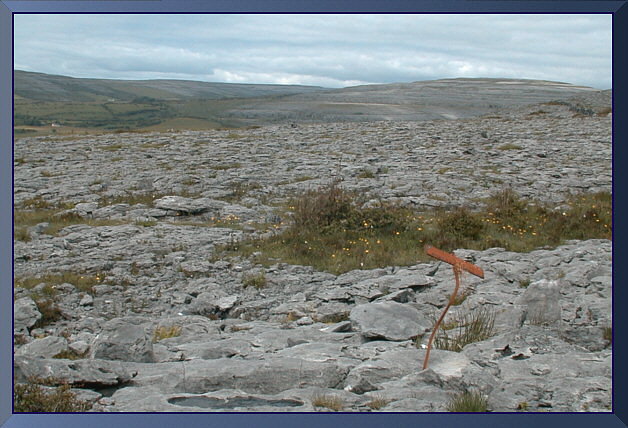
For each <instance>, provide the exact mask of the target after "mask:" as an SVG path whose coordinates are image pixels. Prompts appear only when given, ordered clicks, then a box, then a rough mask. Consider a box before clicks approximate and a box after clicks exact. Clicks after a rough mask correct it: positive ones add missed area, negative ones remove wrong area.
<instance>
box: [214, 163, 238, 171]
mask: <svg viewBox="0 0 628 428" xmlns="http://www.w3.org/2000/svg"><path fill="white" fill-rule="evenodd" d="M241 166H242V164H241V163H240V162H232V163H225V164H221V165H214V166H212V169H214V170H216V171H225V170H228V169H234V168H240V167H241Z"/></svg>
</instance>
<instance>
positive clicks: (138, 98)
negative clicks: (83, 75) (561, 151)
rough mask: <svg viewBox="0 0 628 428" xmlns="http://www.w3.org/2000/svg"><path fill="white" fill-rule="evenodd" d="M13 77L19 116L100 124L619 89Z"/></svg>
mask: <svg viewBox="0 0 628 428" xmlns="http://www.w3.org/2000/svg"><path fill="white" fill-rule="evenodd" d="M14 85H15V93H14V99H15V124H16V126H50V124H51V123H53V122H54V123H57V124H62V125H65V126H72V127H89V128H96V129H138V128H148V127H152V129H161V128H185V127H189V126H193V127H195V128H197V129H198V128H201V129H202V128H211V127H238V126H247V125H264V124H269V123H282V122H342V121H378V120H433V119H457V118H467V117H476V116H480V115H485V114H490V113H496V112H499V111H501V110H504V109H511V108H517V107H521V106H525V105H528V104H535V103H543V102H549V101H563V100H567V99H571V98H574V97H580V98H583V97H585V98H587V99H593V98H595V99H599V100H602V102H605V101H604V100H606V99H607V98H608V97H605V96H600V94H604V93H606V94H609V93H610V91H599V90H597V89H594V88H589V87H584V86H576V85H571V84H568V83H563V82H550V81H541V80H524V79H495V78H477V79H468V78H458V79H441V80H433V81H421V82H412V83H391V84H382V85H361V86H353V87H347V88H341V89H329V88H322V87H318V86H299V85H262V84H232V83H209V82H197V81H186V80H107V79H78V78H71V77H66V76H55V75H49V74H43V73H33V72H25V71H19V70H16V71H15V79H14ZM592 97H593V98H592ZM596 97H597V98H596ZM160 127H161V128H160Z"/></svg>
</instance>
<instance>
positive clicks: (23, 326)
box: [13, 297, 42, 334]
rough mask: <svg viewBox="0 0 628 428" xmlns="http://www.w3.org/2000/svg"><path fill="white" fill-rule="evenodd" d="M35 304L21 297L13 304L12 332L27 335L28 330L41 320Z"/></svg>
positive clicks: (28, 298)
mask: <svg viewBox="0 0 628 428" xmlns="http://www.w3.org/2000/svg"><path fill="white" fill-rule="evenodd" d="M41 316H42V315H41V313H40V312H39V309H37V304H36V303H35V301H34V300H33V299H31V298H30V297H22V298H20V299H18V300H16V301H15V302H13V331H14V332H16V333H17V334H28V330H29V329H30V328H31V327H33V326H34V325H35V323H36V322H37V321H38V320H39V319H40V318H41Z"/></svg>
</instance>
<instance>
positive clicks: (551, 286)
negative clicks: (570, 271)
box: [515, 280, 561, 324]
mask: <svg viewBox="0 0 628 428" xmlns="http://www.w3.org/2000/svg"><path fill="white" fill-rule="evenodd" d="M515 304H516V305H521V306H525V320H527V321H528V322H530V323H533V324H545V323H548V324H552V323H555V322H557V321H560V320H561V306H560V287H559V285H558V282H557V281H548V280H541V281H536V282H533V283H532V284H530V285H529V286H528V288H527V289H526V291H525V292H524V293H523V295H522V296H521V297H520V298H519V299H517V300H516V301H515Z"/></svg>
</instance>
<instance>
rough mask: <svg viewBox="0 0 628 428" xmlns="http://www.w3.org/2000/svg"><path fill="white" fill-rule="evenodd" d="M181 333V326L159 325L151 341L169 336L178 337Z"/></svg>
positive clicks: (157, 340)
mask: <svg viewBox="0 0 628 428" xmlns="http://www.w3.org/2000/svg"><path fill="white" fill-rule="evenodd" d="M180 335H181V326H179V325H171V326H159V327H157V328H156V329H155V331H154V333H153V343H157V342H159V341H160V340H164V339H169V338H171V337H179V336H180Z"/></svg>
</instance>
